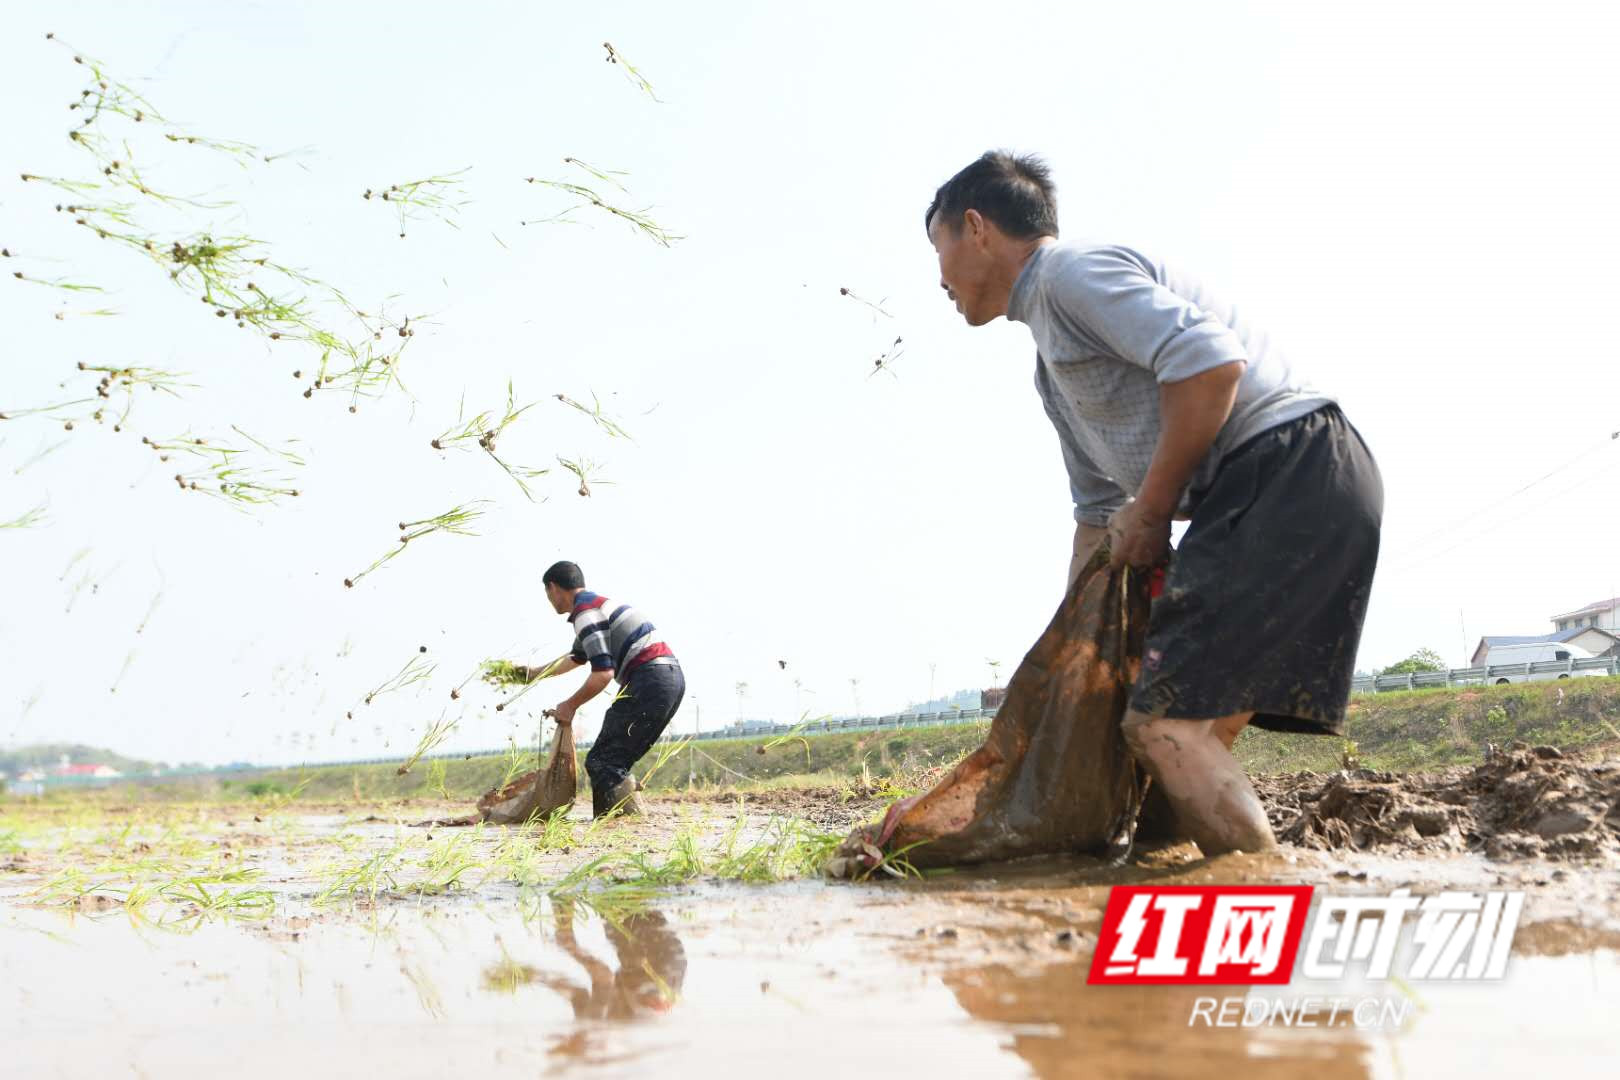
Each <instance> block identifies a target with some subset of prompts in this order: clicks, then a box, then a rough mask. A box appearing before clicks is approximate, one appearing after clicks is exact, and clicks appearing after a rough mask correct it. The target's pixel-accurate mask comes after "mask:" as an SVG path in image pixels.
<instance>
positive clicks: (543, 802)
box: [416, 724, 579, 828]
mask: <svg viewBox="0 0 1620 1080" xmlns="http://www.w3.org/2000/svg"><path fill="white" fill-rule="evenodd" d="M578 768H579V766H578V763H577V759H576V757H575V754H574V725H572V724H558V725H557V733H556V734H555V735H553V736H552V737H551V761H550V762H549V763H547V765H546V767H545V768H543V769H536V770H535V771H534V772H527V773H524V774H523V775H522V776H520V777H518V778H517V779H516V780H513V781H512V782H511V783H510V784H507V785H506V786H505V787H502V788H492V789H490V790H489V791H486V792H484V794H483V796H482V797H481V798H480V799H479V800H478V811H477V813H473V814H468V815H466V816H465V817H458V818H433V819H430V820H428V821H418V822H416V826H417V827H418V828H435V827H444V826H455V825H477V824H478V823H480V822H485V821H487V822H490V823H492V824H495V825H523V824H526V823H528V822H529V821H531V820H532V819H534V818H536V817H542V816H544V815H546V814H550V813H553V812H555V811H557V810H561V809H562V808H564V807H567V806H572V805H573V803H574V788H575V785H576V784H577V783H578V776H577V772H578Z"/></svg>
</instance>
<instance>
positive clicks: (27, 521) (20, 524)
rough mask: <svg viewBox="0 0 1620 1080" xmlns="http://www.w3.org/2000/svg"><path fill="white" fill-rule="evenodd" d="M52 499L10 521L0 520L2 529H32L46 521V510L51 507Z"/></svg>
mask: <svg viewBox="0 0 1620 1080" xmlns="http://www.w3.org/2000/svg"><path fill="white" fill-rule="evenodd" d="M50 505H51V504H50V501H49V500H46V501H45V502H42V503H40V504H39V505H38V506H36V507H34V508H33V509H32V510H24V511H23V512H22V514H20V515H19V516H17V517H14V518H12V519H11V520H10V521H0V529H32V528H35V527H37V526H40V525H43V524H45V522H46V520H47V519H46V517H45V511H46V510H47V509H48V508H49V507H50Z"/></svg>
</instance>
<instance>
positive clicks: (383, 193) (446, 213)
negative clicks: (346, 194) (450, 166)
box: [361, 169, 467, 240]
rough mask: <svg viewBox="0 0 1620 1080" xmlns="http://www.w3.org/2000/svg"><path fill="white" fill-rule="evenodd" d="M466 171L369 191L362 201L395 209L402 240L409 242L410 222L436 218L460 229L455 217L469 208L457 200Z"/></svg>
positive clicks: (460, 170) (369, 189) (459, 170)
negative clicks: (407, 224)
mask: <svg viewBox="0 0 1620 1080" xmlns="http://www.w3.org/2000/svg"><path fill="white" fill-rule="evenodd" d="M466 171H467V170H466V169H457V170H456V171H455V172H451V173H445V174H443V175H442V176H428V177H424V178H422V179H421V180H407V181H406V182H405V183H403V184H389V185H388V186H387V187H385V188H378V189H377V190H375V191H373V190H372V189H371V188H366V193H365V194H364V195H363V196H361V197H362V198H364V199H365V200H366V201H367V202H370V201H371V200H372V199H376V200H378V201H379V202H385V203H387V204H388V205H389V206H391V207H392V208H393V209H394V213H395V216H396V217H397V218H398V219H399V235H400V239H402V240H403V239H404V238H405V222H406V221H408V220H421V219H424V218H436V219H438V220H439V221H442V222H444V223H445V224H446V225H449V226H450V227H451V228H459V226H458V225H456V222H455V216H456V213H457V212H458V211H459V210H460V209H461V208H462V207H463V206H465V205H467V204H466V202H465V201H461V200H457V199H456V198H455V196H456V195H459V194H460V193H461V179H460V177H461V175H462V174H463V173H465V172H466Z"/></svg>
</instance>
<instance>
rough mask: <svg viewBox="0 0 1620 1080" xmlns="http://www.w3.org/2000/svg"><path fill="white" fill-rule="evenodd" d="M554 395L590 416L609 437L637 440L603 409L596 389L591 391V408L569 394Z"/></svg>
mask: <svg viewBox="0 0 1620 1080" xmlns="http://www.w3.org/2000/svg"><path fill="white" fill-rule="evenodd" d="M554 396H555V397H556V399H557V400H558V401H560V402H562V403H563V404H564V405H567V406H568V407H569V408H571V409H575V410H577V411H579V412H582V413H584V414H585V415H586V416H588V417H590V419H591V422H592V423H593V424H595V425H596V426H597V427H599V428H601V429H602V430H603V431H605V432H607V433H608V437H609V438H613V439H629V440H630V441H631V442H635V440H634V439H631V438H630V433H629V432H628V431H626V430H624V428H622V427H620V426H619V422H618V421H617V420H615V419H613V418H612V417H611V416H608V415H607V414H606V413H604V412H603V411H602V399H601V398H599V397H597V396H596V392H595V391H594V390H593V391H592V392H591V405H590V408H586V407H585V406H584V405H581V404H580V403H579V402H577V401H575V400H574V399H573V398H571V397H569V396H568V395H567V394H556V395H554Z"/></svg>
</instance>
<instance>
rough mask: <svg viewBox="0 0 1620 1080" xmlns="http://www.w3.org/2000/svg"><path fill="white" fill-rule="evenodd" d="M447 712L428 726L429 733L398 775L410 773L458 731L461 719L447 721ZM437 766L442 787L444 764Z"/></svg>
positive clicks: (442, 713) (398, 770)
mask: <svg viewBox="0 0 1620 1080" xmlns="http://www.w3.org/2000/svg"><path fill="white" fill-rule="evenodd" d="M447 712H449V710H448V709H446V710H444V711H442V712H440V713H439V718H438V719H437V720H435V721H433V722H432V723H431V724H429V725H428V728H427V731H425V732H423V733H422V738H421V741H419V742H418V743H417V744H416V749H415V750H413V751H412V752H411V756H410V757H408V758H406V759H405V760H404V761H403V762H401V763H400V766H399V768H398V769H397V770H396V775H398V776H404V775H405V774H406V773H408V772H410V771H411V767H412V766H413V765H415V764H416V763H417V762H418V761H421V760H422V755H423V754H425V753H427V752H428V751H429V750H432V749H433V748H434V747H436V746H438V745H439V744H440V743H442V742H444V740H446V739H448V738H449V737H450V733H451V732H452V731H454V730H455V729H456V725H457V724H459V723H460V722H461V717H460V716H457V717H456V718H455V719H453V720H446V719H445V714H446V713H447ZM435 764H437V765H439V767H440V772H439V783H440V786H441V787H442V786H443V783H444V772H443V766H444V763H443V762H436V763H435ZM449 797H450V795H449V793H448V792H446V793H445V798H447V799H448V798H449Z"/></svg>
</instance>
